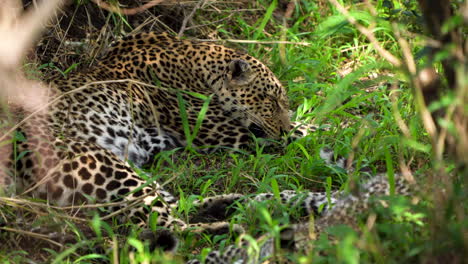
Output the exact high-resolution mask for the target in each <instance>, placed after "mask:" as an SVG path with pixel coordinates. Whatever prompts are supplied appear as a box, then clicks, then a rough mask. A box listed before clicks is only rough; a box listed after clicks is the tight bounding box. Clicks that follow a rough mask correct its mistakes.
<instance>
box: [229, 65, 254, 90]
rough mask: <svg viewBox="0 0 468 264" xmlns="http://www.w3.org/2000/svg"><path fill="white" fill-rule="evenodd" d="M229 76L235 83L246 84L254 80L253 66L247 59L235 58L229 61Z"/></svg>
mask: <svg viewBox="0 0 468 264" xmlns="http://www.w3.org/2000/svg"><path fill="white" fill-rule="evenodd" d="M228 73H229V74H228V76H229V77H230V80H229V81H230V82H231V83H232V84H234V85H244V84H247V83H249V82H250V81H251V80H252V77H253V76H252V75H253V74H252V68H251V67H250V64H249V63H248V62H247V61H245V60H240V59H238V60H233V61H231V62H230V63H229V68H228Z"/></svg>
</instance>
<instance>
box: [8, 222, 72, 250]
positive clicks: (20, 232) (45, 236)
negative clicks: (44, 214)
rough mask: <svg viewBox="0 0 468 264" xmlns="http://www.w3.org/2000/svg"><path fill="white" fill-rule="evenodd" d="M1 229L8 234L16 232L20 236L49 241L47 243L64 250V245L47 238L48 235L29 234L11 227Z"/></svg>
mask: <svg viewBox="0 0 468 264" xmlns="http://www.w3.org/2000/svg"><path fill="white" fill-rule="evenodd" d="M0 229H2V230H5V231H8V232H15V233H18V234H23V235H28V236H31V237H34V238H38V239H42V240H44V241H47V242H49V243H51V244H54V245H55V246H57V247H59V248H63V245H62V244H60V243H58V242H55V241H53V240H51V239H50V238H49V236H47V235H43V234H39V233H34V232H29V231H24V230H19V229H14V228H9V227H0Z"/></svg>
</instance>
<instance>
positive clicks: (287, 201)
mask: <svg viewBox="0 0 468 264" xmlns="http://www.w3.org/2000/svg"><path fill="white" fill-rule="evenodd" d="M337 195H338V193H337V192H332V193H331V194H330V199H328V196H327V193H326V192H296V191H294V190H284V191H282V192H280V193H279V197H278V198H279V200H280V202H281V203H282V204H283V205H286V206H288V207H297V208H298V209H299V210H301V212H302V214H303V215H305V216H308V215H320V214H321V213H323V212H325V211H326V210H328V209H329V208H330V206H331V205H332V204H334V203H335V201H336V196H337ZM275 199H276V197H275V195H274V194H273V193H261V194H257V195H255V196H249V195H242V194H236V193H232V194H223V195H217V196H212V197H207V198H204V199H203V201H202V202H197V203H195V205H196V206H197V208H198V211H197V213H196V214H195V215H194V216H192V217H191V218H190V221H191V222H210V221H221V220H224V219H226V218H227V217H229V216H230V215H232V214H233V213H234V212H235V211H236V207H235V204H236V203H237V202H241V203H246V202H247V204H248V205H249V206H253V202H254V201H255V202H262V201H267V200H275Z"/></svg>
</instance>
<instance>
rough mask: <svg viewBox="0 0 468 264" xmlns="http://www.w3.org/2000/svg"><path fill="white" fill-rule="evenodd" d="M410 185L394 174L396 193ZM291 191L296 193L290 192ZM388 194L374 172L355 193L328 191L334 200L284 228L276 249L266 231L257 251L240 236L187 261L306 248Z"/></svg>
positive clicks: (225, 263) (257, 258)
mask: <svg viewBox="0 0 468 264" xmlns="http://www.w3.org/2000/svg"><path fill="white" fill-rule="evenodd" d="M412 189H414V186H413V184H412V183H410V182H409V181H407V180H406V179H405V178H404V177H403V176H400V175H396V178H395V194H398V195H409V194H410V192H411V190H412ZM290 194H291V195H299V194H296V193H293V192H291V193H290ZM325 195H326V194H324V193H307V195H306V197H323V196H325ZM388 195H390V185H389V181H388V178H387V177H386V175H377V176H375V177H373V178H372V179H370V180H369V181H367V182H365V183H364V184H362V186H361V191H360V192H358V193H357V194H353V193H345V192H343V191H341V192H333V193H332V194H331V196H332V199H331V202H332V204H333V205H332V206H331V207H328V206H327V207H324V210H323V211H322V212H321V213H319V214H317V212H316V211H315V210H311V211H310V214H314V215H316V218H315V219H314V221H305V222H299V223H296V224H293V225H291V226H289V227H286V228H284V229H283V230H282V231H281V233H280V236H279V239H280V243H279V244H280V247H281V248H279V249H278V248H276V243H275V238H274V237H273V235H272V234H266V235H264V236H261V237H260V238H258V239H257V241H256V243H257V245H259V250H258V251H252V250H250V251H249V250H247V249H248V248H249V245H250V242H249V241H247V240H242V241H241V243H240V245H239V246H236V245H230V246H228V247H226V248H225V249H224V250H223V251H219V250H213V251H211V252H209V254H208V255H207V256H206V258H205V259H203V260H199V259H194V260H190V261H188V262H187V264H201V263H204V264H215V263H216V264H234V263H249V264H256V263H265V261H268V259H269V258H272V257H273V256H275V252H277V250H292V251H296V252H298V251H299V252H307V251H308V250H309V249H310V246H311V243H310V242H311V241H312V240H314V239H315V238H317V237H318V235H319V234H321V233H322V232H324V231H325V230H326V228H328V227H330V226H333V225H337V224H347V225H350V226H355V224H356V217H357V216H359V215H362V214H365V213H368V212H369V209H370V208H369V207H370V206H371V205H372V204H373V203H371V200H372V199H376V198H378V197H381V196H388ZM258 198H260V199H261V198H270V196H269V195H261V197H257V199H258ZM284 201H286V200H283V202H284ZM290 201H294V199H289V200H288V202H290ZM319 201H320V202H319V203H315V204H317V205H319V204H321V203H322V204H323V203H325V201H322V200H321V199H319ZM251 248H252V247H251ZM254 248H255V247H254Z"/></svg>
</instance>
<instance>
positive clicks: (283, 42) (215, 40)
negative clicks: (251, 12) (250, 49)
mask: <svg viewBox="0 0 468 264" xmlns="http://www.w3.org/2000/svg"><path fill="white" fill-rule="evenodd" d="M197 40H198V41H205V42H231V43H246V44H291V45H302V46H310V43H308V42H293V41H281V40H278V41H274V40H272V41H268V40H266V41H263V40H246V39H197Z"/></svg>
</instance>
